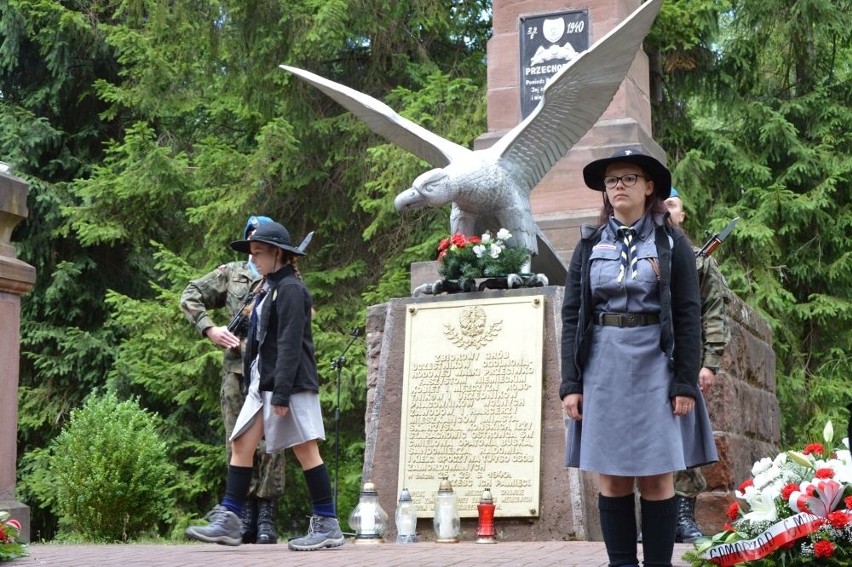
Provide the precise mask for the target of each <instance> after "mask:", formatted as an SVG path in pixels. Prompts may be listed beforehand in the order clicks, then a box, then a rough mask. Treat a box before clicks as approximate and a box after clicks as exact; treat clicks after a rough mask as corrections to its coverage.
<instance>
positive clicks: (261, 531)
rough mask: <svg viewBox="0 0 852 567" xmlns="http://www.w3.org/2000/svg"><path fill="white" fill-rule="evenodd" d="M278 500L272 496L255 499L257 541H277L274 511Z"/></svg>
mask: <svg viewBox="0 0 852 567" xmlns="http://www.w3.org/2000/svg"><path fill="white" fill-rule="evenodd" d="M277 511H278V500H276V499H274V498H258V499H257V543H278V532H276V531H275V513H276V512H277Z"/></svg>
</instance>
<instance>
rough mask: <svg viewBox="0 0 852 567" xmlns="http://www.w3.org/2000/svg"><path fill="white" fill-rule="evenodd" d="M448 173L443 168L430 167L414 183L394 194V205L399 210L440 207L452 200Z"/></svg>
mask: <svg viewBox="0 0 852 567" xmlns="http://www.w3.org/2000/svg"><path fill="white" fill-rule="evenodd" d="M449 180H450V174H449V173H447V171H446V170H444V169H441V168H439V169H432V170H430V171H427V172H426V173H423V174H421V175H420V176H419V177H418V178H417V179H415V180H414V183H413V184H412V185H411V187H409V188H408V189H406V190H405V191H403V192H402V193H400V194H399V195H397V196H396V199H394V202H393V204H394V206H395V207H396V210H397V211H399V212H403V211H406V210H408V209H419V208H422V207H441V206H443V205H446V204H447V203H449V202H450V201H452V200H453V195H452V194H451V184H450V183H449Z"/></svg>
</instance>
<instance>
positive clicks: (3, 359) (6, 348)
mask: <svg viewBox="0 0 852 567" xmlns="http://www.w3.org/2000/svg"><path fill="white" fill-rule="evenodd" d="M28 191H29V186H28V185H27V184H26V183H24V181H22V180H21V179H18V178H17V177H15V176H13V175H9V174H8V173H0V327H2V329H3V333H2V335H0V368H2V369H3V370H2V374H0V392H2V395H0V510H5V511H7V512H9V513H10V514H11V515H12V518H14V519H16V520H18V521H19V522H21V534H20V535H21V537H20V541H21V542H23V543H27V542H29V540H30V509H29V507H28V506H26V505H25V504H22V503H20V502H18V501H17V500H16V495H15V481H16V476H17V467H16V462H17V456H18V449H17V433H18V396H17V391H18V368H19V356H20V339H21V336H20V328H21V296H22V295H23V294H25V293H27V292H28V291H29V290H30V289H32V287H33V284H35V268H33V267H32V266H30V265H29V264H26V263H24V262H21V261H20V260H18V259H17V258H16V253H15V249H14V247H12V245H11V244H10V240H11V236H12V230H13V229H14V228H15V225H17V224H18V223H19V222H21V220H23V219H25V218H27V193H28Z"/></svg>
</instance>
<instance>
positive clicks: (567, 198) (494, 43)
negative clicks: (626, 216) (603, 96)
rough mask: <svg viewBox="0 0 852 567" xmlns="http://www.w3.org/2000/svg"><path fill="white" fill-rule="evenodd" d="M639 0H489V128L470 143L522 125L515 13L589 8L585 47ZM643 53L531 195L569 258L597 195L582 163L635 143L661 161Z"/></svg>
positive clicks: (480, 143)
mask: <svg viewBox="0 0 852 567" xmlns="http://www.w3.org/2000/svg"><path fill="white" fill-rule="evenodd" d="M640 3H641V2H640V0H585V2H582V1H579V0H494V3H493V12H494V20H493V26H494V27H493V35H492V37H491V39H490V40H489V41H488V132H487V133H486V134H484V135H482V136H480V137H479V138H478V139H477V140H476V142H475V143H474V147H475V149H482V148H487V147H489V146H490V145H491V144H493V143H494V142H495V141H496V140H497V139H499V138H500V137H501V136H503V134H505V133H506V132H508V131H509V130H510V129H512V128H513V127H515V126H516V125H517V124H519V123H520V121H521V119H522V116H521V93H520V80H521V79H520V77H521V60H520V38H519V35H518V31H519V26H520V21H521V18H525V17H531V16H537V15H543V14H549V13H554V12H565V11H568V10H580V9H588V11H589V24H590V32H589V46H592V45H594V43H595V42H596V41H598V40H599V39H600V38H602V37H603V36H604V35H606V34H607V33H608V32H609V31H610V30H611V29H613V28H614V27H615V26H617V25H618V24H619V23H621V21H622V20H624V19H625V18H626V17H627V16H628V15H630V14H631V13H632V12H633V11H634V10H635V9H636V8H638V7H639V5H640ZM649 90H650V89H649V72H648V57H647V56H646V55H645V53H644V52H641V51H640V52H639V53H637V55H636V59H635V60H634V61H633V66H632V67H631V68H630V70H629V71H628V73H627V77H626V78H625V80H624V82H623V83H622V84H621V87H620V88H619V89H618V92H617V93H616V95H615V97H614V98H613V100H612V103H611V104H610V106H609V108H608V109H607V110H606V111H605V112H604V114H603V116H601V117H600V119H599V120H598V122H597V124H595V126H593V127H592V129H591V130H589V132H588V133H587V134H586V135H585V136H584V137H583V138H582V139H581V140H580V141H579V142H578V143H577V144H576V145H575V146H574V147H573V148H572V149H571V150H570V151H569V152H568V154H566V155H565V157H563V158H562V159H561V160H560V161H559V162H557V163H556V165H555V166H554V167H553V169H551V170H550V172H549V173H548V174H547V175H546V176H545V177H544V179H542V180H541V182H540V183H539V184H538V185H537V186H536V188H535V189H534V190H533V192H532V194H531V196H530V201H531V204H532V209H533V213H534V214H535V218H536V222H537V223H538V225H539V226H540V227H541V229H542V230H543V231H544V232H545V234H546V235H547V238H548V239H549V240H550V241H551V243H552V244H553V245H554V247H555V248H556V249H557V251H558V252H559V254H560V256H562V258H563V259H564V260H565V261H566V262H567V261H568V260H569V259H570V256H569V255H568V254H569V252H570V251H571V250H572V249H573V248H574V246H575V244H576V242H577V240H578V239H579V226H580V225H581V224H582V223H585V222H594V221H595V220H596V219H597V216H598V212H599V211H600V208H601V204H602V203H601V194H600V193H599V192H597V191H592V190H590V189H588V188H587V187H586V185H585V184H584V183H583V175H582V169H583V166H584V165H585V164H587V163H588V162H590V161H592V160H594V159H598V158H602V157H609V156H610V155H612V153H613V152H614V151H615V149H616V148H618V147H622V146H624V145H626V144H641V145H642V146H643V147H645V148H647V149H648V151H650V152H651V153H653V154H654V156H655V157H657V158H658V159H660V160H661V161H663V163H665V157H666V156H665V152H664V151H663V150H662V149H661V148H660V147H659V145H657V143H656V142H654V140H653V138H652V135H651V102H650V97H649Z"/></svg>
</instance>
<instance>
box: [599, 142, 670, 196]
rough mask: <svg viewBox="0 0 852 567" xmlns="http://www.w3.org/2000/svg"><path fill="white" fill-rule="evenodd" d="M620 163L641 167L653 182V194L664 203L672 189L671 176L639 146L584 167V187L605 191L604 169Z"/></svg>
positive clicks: (664, 167)
mask: <svg viewBox="0 0 852 567" xmlns="http://www.w3.org/2000/svg"><path fill="white" fill-rule="evenodd" d="M621 162H627V163H635V164H636V165H638V166H639V167H641V168H642V169H643V170H644V171H645V173H647V174H648V176H649V177H650V178H651V181H653V182H654V192H655V193H656V194H657V195H658V196H659V198H660V200H662V201H665V200H666V199H668V198H669V194H670V193H671V189H672V174H671V173H670V172H669V170H668V169H667V168H666V166H664V165H663V164H662V163H660V162H659V161H658V160H657V159H656V158H654V157H652V156H650V155H648V153H647V152H645V150H643V149H642V148H641V147H639V146H630V147H626V148H621V149H620V150H618V151H617V152H615V153H614V154H612V156H611V157H608V158H604V159H598V160H595V161H593V162H592V163H590V164H589V165H587V166H586V167H584V168H583V180H584V181H585V182H586V186H587V187H589V189H594V190H596V191H605V190H606V187H605V186H604V173H606V168H607V167H609V165H610V164H612V163H621Z"/></svg>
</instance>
